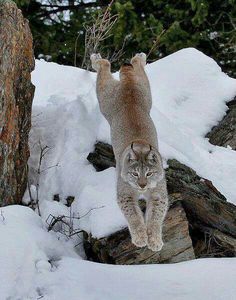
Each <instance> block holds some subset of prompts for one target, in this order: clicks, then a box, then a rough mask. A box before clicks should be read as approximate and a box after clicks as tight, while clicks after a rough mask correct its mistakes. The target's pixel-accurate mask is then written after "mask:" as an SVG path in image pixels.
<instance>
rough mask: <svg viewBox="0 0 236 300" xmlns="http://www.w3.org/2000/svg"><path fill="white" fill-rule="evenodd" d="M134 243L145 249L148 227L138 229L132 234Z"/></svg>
mask: <svg viewBox="0 0 236 300" xmlns="http://www.w3.org/2000/svg"><path fill="white" fill-rule="evenodd" d="M130 234H131V239H132V243H133V244H134V245H135V246H137V247H145V246H146V245H147V240H148V236H147V232H146V227H145V226H143V227H138V228H137V229H136V230H135V231H132V232H131V233H130Z"/></svg>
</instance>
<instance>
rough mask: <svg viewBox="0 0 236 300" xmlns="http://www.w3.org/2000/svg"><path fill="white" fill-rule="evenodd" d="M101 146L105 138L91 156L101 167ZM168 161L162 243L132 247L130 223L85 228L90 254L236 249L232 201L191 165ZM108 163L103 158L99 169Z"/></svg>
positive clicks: (113, 258)
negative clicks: (111, 228) (101, 229)
mask: <svg viewBox="0 0 236 300" xmlns="http://www.w3.org/2000/svg"><path fill="white" fill-rule="evenodd" d="M100 144H101V143H100ZM96 147H97V146H96V145H95V149H96ZM104 147H106V145H105V144H104V145H103V147H101V146H99V149H100V151H99V152H98V151H97V152H96V155H98V156H99V158H98V157H96V160H94V161H92V160H90V161H91V162H92V163H93V164H94V165H95V167H96V163H97V162H99V168H100V167H101V165H102V161H103V157H104V156H106V154H105V153H106V151H108V150H104V151H103V149H104ZM110 149H111V146H109V151H110ZM90 157H93V156H91V155H90ZM114 163H115V161H114ZM168 165H169V167H168V169H167V170H166V178H167V187H168V193H169V198H170V209H169V211H168V214H167V217H166V220H165V224H164V230H163V233H164V241H165V245H164V247H163V249H162V250H161V251H160V252H159V253H156V252H152V251H151V250H149V249H147V248H146V247H144V248H137V247H135V246H134V245H133V244H132V243H131V240H130V235H129V232H128V229H124V230H121V231H119V232H115V233H113V234H112V235H110V236H109V237H106V238H102V239H94V238H92V237H91V236H90V235H88V234H86V233H85V250H86V253H87V256H88V259H90V260H94V261H98V262H103V263H112V264H150V263H173V262H180V261H184V260H189V259H194V258H195V257H196V258H197V257H231V256H235V255H236V248H235V245H236V206H235V205H233V204H231V203H228V202H226V199H225V197H224V196H223V195H222V194H221V193H220V192H219V191H218V190H217V189H216V188H215V187H214V186H213V185H212V183H211V182H210V181H209V180H207V179H203V178H200V177H199V176H198V175H197V174H196V172H195V171H193V170H192V169H191V168H189V167H187V166H185V165H183V164H181V163H179V162H178V161H176V160H169V161H168ZM107 167H109V166H108V165H107V159H105V160H104V165H103V166H102V169H105V168H107ZM142 205H143V203H142Z"/></svg>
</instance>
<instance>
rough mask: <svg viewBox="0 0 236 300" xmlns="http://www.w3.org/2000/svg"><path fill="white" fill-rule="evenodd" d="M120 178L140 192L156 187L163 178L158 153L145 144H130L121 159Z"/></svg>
mask: <svg viewBox="0 0 236 300" xmlns="http://www.w3.org/2000/svg"><path fill="white" fill-rule="evenodd" d="M121 177H122V179H123V180H124V181H125V182H127V183H129V184H130V185H131V186H132V187H134V188H136V189H138V190H139V191H140V192H142V191H145V190H147V189H148V188H154V187H156V185H157V183H158V182H159V181H161V180H162V179H163V177H164V170H163V167H162V160H161V156H160V154H159V152H158V151H157V150H156V149H154V148H153V147H152V146H150V145H149V144H146V143H138V142H137V143H136V142H134V143H132V144H131V145H130V146H129V147H127V148H126V149H125V151H124V152H123V154H122V157H121Z"/></svg>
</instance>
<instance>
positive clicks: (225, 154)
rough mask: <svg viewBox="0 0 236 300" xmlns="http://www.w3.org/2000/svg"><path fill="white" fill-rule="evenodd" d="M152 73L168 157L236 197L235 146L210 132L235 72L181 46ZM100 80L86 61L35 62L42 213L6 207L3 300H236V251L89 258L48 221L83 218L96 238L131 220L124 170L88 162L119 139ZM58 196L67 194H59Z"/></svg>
mask: <svg viewBox="0 0 236 300" xmlns="http://www.w3.org/2000/svg"><path fill="white" fill-rule="evenodd" d="M146 71H147V74H148V77H149V79H150V83H151V88H152V94H153V109H152V117H153V119H154V122H155V124H156V127H157V132H158V135H159V144H160V151H161V154H162V155H163V157H164V158H165V159H166V160H167V159H168V158H176V159H178V160H179V161H180V162H182V163H184V164H186V165H188V166H190V167H192V168H193V169H194V170H195V171H196V172H197V173H198V174H199V175H200V176H202V177H203V178H207V179H210V180H212V182H213V184H214V185H215V186H216V187H217V188H218V189H219V190H220V191H221V193H223V194H224V195H225V196H226V197H227V199H228V201H231V202H234V203H236V189H235V182H234V181H235V177H236V154H235V151H232V150H230V149H228V148H223V147H217V146H213V145H211V144H209V142H208V141H207V139H205V138H204V135H205V134H206V133H207V132H208V131H209V130H210V128H211V127H212V126H213V125H215V124H216V123H217V122H218V121H219V120H220V119H221V118H222V117H223V115H224V113H225V111H226V109H227V107H226V105H225V103H226V101H229V100H231V99H232V98H233V97H234V96H235V95H236V80H235V79H232V78H229V77H228V76H226V75H225V74H224V73H222V72H221V70H220V68H219V66H218V65H217V64H216V63H215V62H214V61H213V60H212V59H210V58H209V57H207V56H205V55H204V54H202V53H201V52H199V51H197V50H195V49H184V50H181V51H179V52H177V53H174V54H173V55H170V56H168V57H166V58H164V59H161V60H159V61H157V62H155V63H152V64H150V65H148V66H147V67H146ZM116 76H118V74H116ZM95 78H96V75H95V73H92V72H88V71H84V70H81V69H78V68H73V67H66V66H60V65H57V64H54V63H46V62H44V61H37V63H36V70H35V71H34V72H33V74H32V79H33V83H34V84H35V85H36V94H35V99H34V105H33V117H32V124H33V128H32V130H31V133H30V144H31V158H30V161H29V164H30V180H31V181H32V186H31V192H32V195H33V196H34V194H35V184H36V181H37V176H36V173H35V171H34V168H35V167H36V166H37V162H38V159H39V145H38V141H39V140H40V141H41V144H42V145H47V146H49V147H50V151H49V152H48V154H47V155H46V156H45V158H44V160H43V164H42V166H41V169H42V173H41V176H40V189H39V198H40V210H41V213H42V217H43V218H42V219H41V218H40V217H39V216H37V215H36V213H34V212H33V211H31V210H30V209H29V208H24V207H19V206H9V207H5V208H2V209H1V211H0V233H1V247H0V261H1V271H0V274H1V275H2V276H1V278H2V279H1V283H0V295H1V296H0V299H4V300H5V299H8V300H16V299H17V300H19V299H20V300H27V299H46V300H54V299H55V300H65V299H70V300H74V299H76V300H78V299H80V300H110V299H114V300H120V299H125V300H126V299H127V300H139V299H140V300H143V299H145V300H154V299H160V300H162V299H163V300H169V299H171V300H175V299H181V300H182V299H186V300H189V299H191V300H194V299H207V300H209V299H212V300H213V299H214V300H221V299H222V300H223V299H232V300H233V299H235V294H236V286H235V276H236V259H235V258H230V259H201V260H196V261H191V262H185V263H179V264H173V265H148V266H111V265H103V264H96V263H91V262H88V261H84V260H83V259H81V256H79V255H78V253H76V251H75V249H77V248H75V247H73V246H74V243H75V241H74V240H73V241H72V240H71V241H68V240H67V239H66V238H65V236H63V235H61V234H60V233H55V232H47V229H46V224H45V222H44V221H45V220H46V219H47V217H48V215H49V214H50V213H51V214H53V215H60V214H64V215H69V214H70V213H72V214H73V215H74V216H75V217H78V216H84V217H82V218H81V219H80V221H78V220H75V221H76V222H75V224H74V226H75V227H76V228H83V229H85V230H87V231H90V232H91V233H92V234H93V235H94V236H97V237H101V236H105V235H108V234H110V233H111V232H113V231H115V230H117V229H120V228H122V227H123V226H125V225H126V222H125V219H124V217H123V215H122V214H121V212H120V210H119V208H118V206H117V204H116V201H115V169H114V168H110V169H108V170H105V171H103V172H100V173H96V172H95V170H94V168H93V167H92V166H91V165H90V164H89V163H88V161H87V160H86V157H87V155H88V153H89V152H90V151H91V150H93V145H94V143H95V142H96V140H102V141H107V142H109V141H110V138H109V126H108V124H107V123H106V121H105V119H104V118H103V117H102V115H101V114H100V112H99V109H98V104H97V100H96V95H95ZM165 163H166V162H165ZM56 165H58V166H56ZM55 194H59V197H60V199H61V202H56V201H52V199H53V195H55ZM69 195H71V196H75V201H74V203H73V205H72V210H71V211H69V208H67V207H66V206H65V205H64V204H63V203H65V199H66V197H67V196H69ZM28 200H29V195H28V193H26V195H25V202H27V201H28ZM80 253H81V249H80ZM226 274H227V276H226ZM1 297H2V298H1Z"/></svg>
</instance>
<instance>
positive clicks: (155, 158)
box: [147, 146, 159, 165]
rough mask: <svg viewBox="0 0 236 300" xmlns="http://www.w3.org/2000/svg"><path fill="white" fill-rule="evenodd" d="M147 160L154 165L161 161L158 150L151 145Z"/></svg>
mask: <svg viewBox="0 0 236 300" xmlns="http://www.w3.org/2000/svg"><path fill="white" fill-rule="evenodd" d="M147 160H148V161H149V162H150V163H151V164H153V165H155V164H157V163H158V162H159V155H158V153H157V151H156V150H155V149H153V148H152V147H151V146H150V151H149V152H148V154H147Z"/></svg>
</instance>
